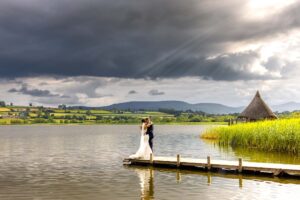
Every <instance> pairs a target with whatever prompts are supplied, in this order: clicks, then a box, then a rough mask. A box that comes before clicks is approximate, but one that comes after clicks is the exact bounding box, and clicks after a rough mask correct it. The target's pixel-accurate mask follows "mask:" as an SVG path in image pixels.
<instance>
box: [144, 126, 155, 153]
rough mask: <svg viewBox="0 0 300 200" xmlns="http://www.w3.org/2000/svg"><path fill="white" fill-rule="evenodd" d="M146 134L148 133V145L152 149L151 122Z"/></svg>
mask: <svg viewBox="0 0 300 200" xmlns="http://www.w3.org/2000/svg"><path fill="white" fill-rule="evenodd" d="M146 134H147V135H149V145H150V148H151V149H152V151H153V138H154V134H153V124H151V125H150V126H149V127H148V128H147V132H146Z"/></svg>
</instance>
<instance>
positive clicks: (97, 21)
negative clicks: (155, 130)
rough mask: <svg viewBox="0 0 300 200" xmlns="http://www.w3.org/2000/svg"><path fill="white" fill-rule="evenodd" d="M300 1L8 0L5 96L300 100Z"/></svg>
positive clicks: (71, 101)
mask: <svg viewBox="0 0 300 200" xmlns="http://www.w3.org/2000/svg"><path fill="white" fill-rule="evenodd" d="M299 10H300V1H299V0H298V1H297V0H244V1H241V0H224V1H218V0H184V1H183V0H151V1H149V0H109V1H108V0H1V1H0V100H5V101H7V102H13V103H15V104H23V105H26V104H28V103H29V102H33V104H35V105H47V106H56V105H58V104H62V103H64V104H67V105H86V106H102V105H109V104H112V103H118V102H124V101H133V100H151V101H156V100H184V101H187V102H190V103H200V102H214V103H222V104H226V105H231V106H241V105H246V104H247V103H248V101H249V100H250V99H251V98H252V97H253V95H254V93H255V91H256V90H260V91H261V93H262V96H263V97H264V99H265V100H266V101H267V102H268V103H270V104H280V103H285V102H289V101H296V102H300V84H299V81H298V80H299V78H298V77H299V75H300V12H299Z"/></svg>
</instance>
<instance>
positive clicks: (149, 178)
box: [135, 168, 154, 200]
mask: <svg viewBox="0 0 300 200" xmlns="http://www.w3.org/2000/svg"><path fill="white" fill-rule="evenodd" d="M135 172H136V173H137V174H138V177H139V179H140V186H141V200H150V199H154V183H153V179H154V170H153V169H152V168H149V169H135Z"/></svg>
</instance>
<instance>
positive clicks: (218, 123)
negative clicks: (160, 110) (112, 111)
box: [0, 122, 227, 127]
mask: <svg viewBox="0 0 300 200" xmlns="http://www.w3.org/2000/svg"><path fill="white" fill-rule="evenodd" d="M154 124H155V125H174V126H180V125H181V126H195V125H227V123H226V122H186V123H185V122H178V123H174V122H172V123H155V122H154ZM97 125H99V126H101V125H139V123H69V124H63V123H61V124H59V123H35V124H0V127H7V126H97Z"/></svg>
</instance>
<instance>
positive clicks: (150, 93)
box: [149, 89, 165, 96]
mask: <svg viewBox="0 0 300 200" xmlns="http://www.w3.org/2000/svg"><path fill="white" fill-rule="evenodd" d="M164 94H165V92H161V91H158V90H156V89H154V90H150V91H149V95H151V96H159V95H164Z"/></svg>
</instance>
